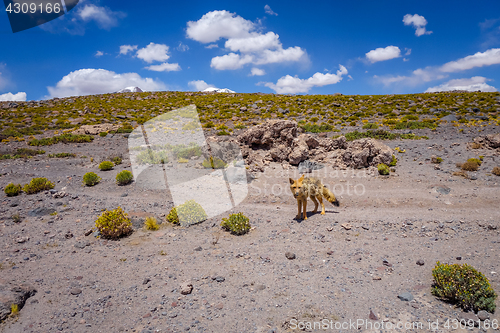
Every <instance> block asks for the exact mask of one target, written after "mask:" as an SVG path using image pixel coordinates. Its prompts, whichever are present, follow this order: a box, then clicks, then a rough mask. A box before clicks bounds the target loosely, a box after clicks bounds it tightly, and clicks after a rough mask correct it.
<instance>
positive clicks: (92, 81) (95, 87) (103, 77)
mask: <svg viewBox="0 0 500 333" xmlns="http://www.w3.org/2000/svg"><path fill="white" fill-rule="evenodd" d="M130 86H133V87H139V88H141V89H142V90H143V91H155V90H165V89H166V86H165V84H164V83H163V82H161V81H159V80H154V79H152V78H142V77H141V76H140V75H139V74H137V73H123V74H117V73H115V72H113V71H108V70H105V69H94V68H87V69H79V70H76V71H74V72H71V73H69V74H68V75H66V76H64V77H63V78H62V79H61V80H60V81H59V82H57V84H56V86H55V87H47V89H48V91H49V95H48V96H46V97H47V98H53V97H69V96H82V95H94V94H106V93H112V92H115V91H118V90H120V89H123V88H124V87H130Z"/></svg>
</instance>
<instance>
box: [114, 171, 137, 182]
mask: <svg viewBox="0 0 500 333" xmlns="http://www.w3.org/2000/svg"><path fill="white" fill-rule="evenodd" d="M133 179H134V175H132V172H130V171H128V170H123V171H120V172H119V173H118V174H117V175H116V183H117V184H118V185H127V184H128V183H130V182H131V181H132V180H133Z"/></svg>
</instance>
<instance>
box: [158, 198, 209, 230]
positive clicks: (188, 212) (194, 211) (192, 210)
mask: <svg viewBox="0 0 500 333" xmlns="http://www.w3.org/2000/svg"><path fill="white" fill-rule="evenodd" d="M207 218H208V216H207V213H205V210H204V209H203V207H202V206H201V205H200V204H199V203H197V202H196V201H194V200H188V201H186V202H185V203H183V204H182V205H179V206H177V207H174V208H172V209H171V210H170V212H169V213H168V215H167V221H169V222H170V223H174V224H178V223H180V224H181V225H190V224H194V223H198V222H201V221H204V220H206V219H207Z"/></svg>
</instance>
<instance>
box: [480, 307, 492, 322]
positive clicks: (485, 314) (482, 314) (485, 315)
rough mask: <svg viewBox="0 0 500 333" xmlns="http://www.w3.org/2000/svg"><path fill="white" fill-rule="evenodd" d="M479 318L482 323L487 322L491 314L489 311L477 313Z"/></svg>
mask: <svg viewBox="0 0 500 333" xmlns="http://www.w3.org/2000/svg"><path fill="white" fill-rule="evenodd" d="M477 317H478V318H479V319H481V320H482V321H485V320H487V319H490V314H489V312H488V311H484V310H481V311H479V312H478V313H477Z"/></svg>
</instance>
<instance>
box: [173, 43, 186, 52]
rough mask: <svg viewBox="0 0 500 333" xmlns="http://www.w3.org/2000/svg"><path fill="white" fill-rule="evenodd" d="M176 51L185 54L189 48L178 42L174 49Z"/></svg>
mask: <svg viewBox="0 0 500 333" xmlns="http://www.w3.org/2000/svg"><path fill="white" fill-rule="evenodd" d="M175 49H176V50H177V51H181V52H185V51H187V50H189V46H187V45H186V44H182V42H179V45H178V46H177V47H176V48H175Z"/></svg>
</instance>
